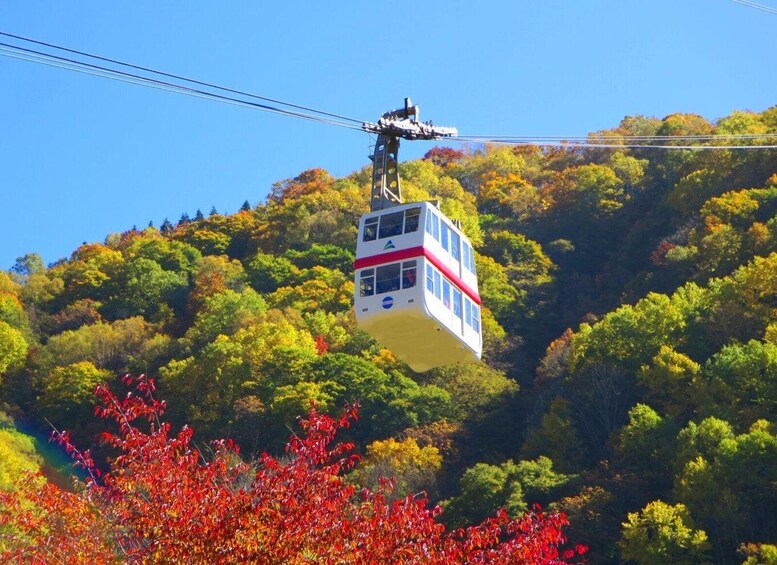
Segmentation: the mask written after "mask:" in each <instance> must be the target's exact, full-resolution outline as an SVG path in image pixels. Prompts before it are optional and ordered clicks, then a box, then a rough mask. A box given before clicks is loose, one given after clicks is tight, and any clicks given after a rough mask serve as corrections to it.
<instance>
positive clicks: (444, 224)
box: [354, 202, 483, 372]
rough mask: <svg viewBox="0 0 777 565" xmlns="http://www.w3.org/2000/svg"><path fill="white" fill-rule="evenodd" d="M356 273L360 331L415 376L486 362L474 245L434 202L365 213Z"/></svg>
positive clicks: (357, 313) (355, 301)
mask: <svg viewBox="0 0 777 565" xmlns="http://www.w3.org/2000/svg"><path fill="white" fill-rule="evenodd" d="M354 268H355V271H356V272H355V282H356V293H355V294H356V296H355V299H354V303H355V308H356V322H357V324H358V326H359V327H360V328H362V329H363V330H364V331H366V332H367V333H369V334H370V335H372V336H373V337H375V338H376V339H377V340H378V341H380V342H381V343H382V344H384V345H385V346H386V347H388V348H389V349H390V350H391V351H392V352H393V353H394V354H395V355H396V356H397V357H398V358H399V359H401V360H402V361H404V362H405V363H407V364H408V365H410V367H411V368H412V369H413V370H414V371H416V372H423V371H428V370H429V369H433V368H434V367H440V366H442V365H450V364H453V363H470V362H474V361H477V360H478V359H480V354H481V351H482V344H483V339H482V332H481V326H480V296H479V295H478V282H477V277H476V275H475V256H474V253H473V251H472V245H471V243H470V242H469V240H468V239H467V237H466V236H465V235H464V234H463V233H462V232H461V229H459V228H458V227H456V226H455V225H454V224H453V222H451V221H450V220H449V219H448V218H446V217H445V216H444V215H443V214H442V213H441V212H440V211H439V210H438V209H437V208H436V207H435V206H434V205H433V204H430V203H428V202H414V203H412V204H402V205H399V206H394V207H390V208H387V209H384V210H380V211H375V212H370V213H369V214H365V215H364V216H362V219H361V221H360V222H359V241H358V244H357V246H356V261H355V262H354Z"/></svg>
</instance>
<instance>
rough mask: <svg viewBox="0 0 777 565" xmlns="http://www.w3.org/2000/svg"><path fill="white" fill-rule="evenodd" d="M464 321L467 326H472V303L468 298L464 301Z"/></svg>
mask: <svg viewBox="0 0 777 565" xmlns="http://www.w3.org/2000/svg"><path fill="white" fill-rule="evenodd" d="M464 321H465V322H466V323H467V325H468V326H472V302H470V301H469V298H465V299H464Z"/></svg>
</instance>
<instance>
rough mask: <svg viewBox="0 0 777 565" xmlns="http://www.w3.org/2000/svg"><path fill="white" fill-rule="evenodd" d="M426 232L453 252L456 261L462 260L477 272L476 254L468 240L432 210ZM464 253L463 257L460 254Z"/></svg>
mask: <svg viewBox="0 0 777 565" xmlns="http://www.w3.org/2000/svg"><path fill="white" fill-rule="evenodd" d="M426 233H428V234H429V235H431V236H432V237H433V238H434V239H436V240H437V241H438V242H439V243H440V245H441V246H442V248H443V249H444V250H445V251H447V252H448V253H450V254H451V257H452V258H453V259H454V260H455V261H457V262H458V261H462V260H463V261H462V262H463V263H464V267H465V268H466V269H467V270H468V271H469V272H470V273H472V274H473V275H474V274H475V254H474V252H473V251H472V247H471V246H470V245H469V243H467V242H466V241H461V237H460V236H459V234H458V233H456V232H455V231H454V230H452V229H450V228H449V227H448V224H446V223H445V222H444V221H443V220H441V219H440V217H439V216H438V215H437V214H435V213H434V212H433V211H432V210H429V211H428V212H427V214H426ZM460 250H461V251H460ZM460 253H461V254H463V258H462V257H460V256H459V254H460Z"/></svg>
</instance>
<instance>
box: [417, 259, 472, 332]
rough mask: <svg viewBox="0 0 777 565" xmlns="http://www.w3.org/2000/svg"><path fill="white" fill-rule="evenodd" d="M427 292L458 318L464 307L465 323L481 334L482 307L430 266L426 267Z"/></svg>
mask: <svg viewBox="0 0 777 565" xmlns="http://www.w3.org/2000/svg"><path fill="white" fill-rule="evenodd" d="M426 290H428V291H429V292H430V293H431V294H433V295H434V296H435V297H436V298H437V300H439V301H440V302H442V304H443V306H445V307H446V308H448V309H449V310H453V314H454V315H455V316H456V317H457V318H461V316H462V305H463V307H464V308H463V314H464V323H466V324H467V325H468V326H469V327H471V328H472V329H473V330H475V331H476V332H478V333H480V307H479V306H478V305H477V304H475V303H474V302H472V301H471V300H470V299H469V298H467V297H466V296H463V295H462V292H461V291H460V290H459V289H458V288H456V286H455V285H454V284H453V283H451V282H450V281H449V280H448V279H447V278H445V276H443V274H442V273H440V271H438V270H437V269H435V268H434V267H433V266H432V265H429V264H427V265H426Z"/></svg>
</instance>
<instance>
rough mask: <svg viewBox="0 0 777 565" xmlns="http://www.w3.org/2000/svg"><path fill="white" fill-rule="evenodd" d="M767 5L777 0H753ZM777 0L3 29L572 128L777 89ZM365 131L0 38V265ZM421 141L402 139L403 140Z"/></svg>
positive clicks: (404, 155) (504, 124)
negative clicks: (32, 51)
mask: <svg viewBox="0 0 777 565" xmlns="http://www.w3.org/2000/svg"><path fill="white" fill-rule="evenodd" d="M761 3H762V4H766V5H769V6H773V7H777V1H776V0H761ZM776 28H777V14H771V13H768V12H764V11H760V10H756V9H753V8H749V7H746V6H743V5H740V4H737V3H734V2H732V1H730V0H619V1H616V0H609V1H607V0H586V1H583V0H565V1H562V0H542V1H540V0H535V1H532V2H528V1H521V0H512V1H508V0H504V1H501V0H500V1H486V0H484V1H482V2H466V1H461V0H446V1H442V0H424V1H422V2H410V1H405V0H394V1H392V2H352V1H351V2H340V3H333V2H295V1H290V2H284V3H275V2H272V3H271V2H242V1H236V0H235V1H230V2H218V3H216V2H184V1H180V0H178V1H168V2H158V1H154V2H152V1H146V0H138V1H135V2H124V3H111V2H97V1H82V2H76V3H73V2H43V1H38V0H16V1H14V0H7V1H5V2H2V3H0V31H4V32H7V33H13V34H17V35H22V36H28V37H32V38H35V39H39V40H43V41H47V42H50V43H55V44H60V45H64V46H67V47H70V48H73V49H78V50H82V51H87V52H90V53H95V54H100V55H104V56H108V57H111V58H116V59H120V60H124V61H128V62H132V63H135V64H139V65H144V66H148V67H153V68H156V69H160V70H165V71H168V72H172V73H176V74H181V75H185V76H189V77H192V78H197V79H200V80H204V81H208V82H214V83H218V84H221V85H224V86H228V87H232V88H237V89H241V90H246V91H249V92H253V93H256V94H260V95H263V96H268V97H273V98H277V99H281V100H285V101H289V102H294V103H297V104H303V105H308V106H312V107H315V108H319V109H322V110H327V111H330V112H336V113H340V114H344V115H347V116H352V117H355V118H359V119H365V120H375V119H377V117H378V116H379V115H380V114H381V113H383V112H385V111H387V110H390V109H394V108H396V107H398V106H400V105H401V103H402V100H403V98H404V97H405V96H410V97H411V98H412V99H413V101H414V102H416V103H418V104H419V105H420V106H421V109H422V113H421V117H422V119H433V120H434V121H435V123H437V124H440V125H452V126H455V127H457V128H458V129H459V131H460V132H461V133H466V134H472V135H479V134H494V135H496V134H504V135H538V136H539V135H569V136H572V135H585V134H586V133H588V132H590V131H595V130H599V129H605V128H610V127H614V126H616V125H617V124H618V122H619V121H620V120H621V119H622V118H623V117H624V116H626V115H634V114H644V115H648V116H657V117H659V118H660V117H664V116H665V115H667V114H670V113H673V112H695V113H699V114H702V115H703V116H705V117H706V118H708V119H711V120H715V119H718V118H721V117H723V116H725V115H727V114H728V113H730V112H731V111H732V110H735V109H742V110H754V111H762V110H765V109H766V108H768V107H770V106H772V105H775V104H777V73H775V72H774V69H775V60H777V59H776V58H775V55H776V54H777V53H776V51H777V44H776V43H775V42H774V34H775V29H776ZM369 142H370V139H369V137H368V136H367V135H366V134H364V133H359V132H354V131H350V130H344V129H339V128H334V127H329V126H325V125H321V124H316V123H312V122H307V121H300V120H293V119H290V118H286V117H281V116H275V115H271V114H267V113H263V112H257V111H253V110H248V109H244V108H239V107H235V106H228V105H223V104H218V103H215V102H211V101H206V100H199V99H194V98H190V97H186V96H181V95H179V94H172V93H167V92H161V91H158V90H152V89H148V88H144V87H140V86H135V85H128V84H125V83H120V82H115V81H110V80H106V79H103V78H98V77H91V76H86V75H83V74H78V73H73V72H69V71H65V70H61V69H56V68H51V67H46V66H42V65H36V64H33V63H29V62H23V61H17V60H13V59H9V58H6V57H0V268H9V267H10V266H11V265H13V262H14V260H15V258H16V257H18V256H21V255H23V254H25V253H29V252H37V253H40V254H41V255H42V256H43V259H44V260H45V261H46V262H52V261H55V260H56V259H58V258H60V257H66V256H69V255H70V253H72V251H73V250H74V249H75V248H76V247H77V246H78V245H80V244H81V243H82V242H84V241H89V242H91V241H102V240H103V239H104V238H105V236H106V235H108V234H109V233H112V232H120V231H124V230H126V229H129V228H131V227H132V226H133V225H136V226H138V227H145V226H146V225H147V224H148V222H149V220H153V221H154V223H155V225H157V226H158V225H159V224H160V223H161V221H162V220H163V219H164V218H165V217H168V218H169V219H170V220H172V221H176V220H177V219H178V218H179V217H180V215H181V213H183V212H186V213H188V214H190V215H193V214H194V212H195V211H196V210H197V209H198V208H199V209H201V210H202V211H203V212H204V213H206V214H207V213H208V211H209V210H210V209H211V206H215V207H216V208H217V209H218V210H219V211H220V212H225V213H226V212H234V211H235V210H237V209H238V208H239V207H240V205H241V204H242V203H243V201H244V200H248V201H249V202H250V203H251V204H252V205H253V204H257V203H258V202H260V201H263V200H264V198H265V196H266V195H267V192H268V190H269V188H270V186H271V184H272V183H273V182H275V181H278V180H281V179H285V178H289V177H293V176H296V175H297V174H299V173H300V172H301V171H303V170H305V169H307V168H311V167H323V168H326V169H327V170H329V171H330V172H331V173H332V174H334V175H337V176H342V175H346V174H348V173H350V172H351V171H353V170H356V169H359V168H361V167H363V166H365V165H366V164H368V162H369V161H368V159H367V154H368V153H369ZM431 146H432V145H431V144H429V143H426V142H404V143H403V145H402V150H401V152H400V157H401V159H403V160H406V159H412V158H417V157H420V156H421V155H423V153H425V152H426V151H427V150H428V149H429V148H430V147H431Z"/></svg>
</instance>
